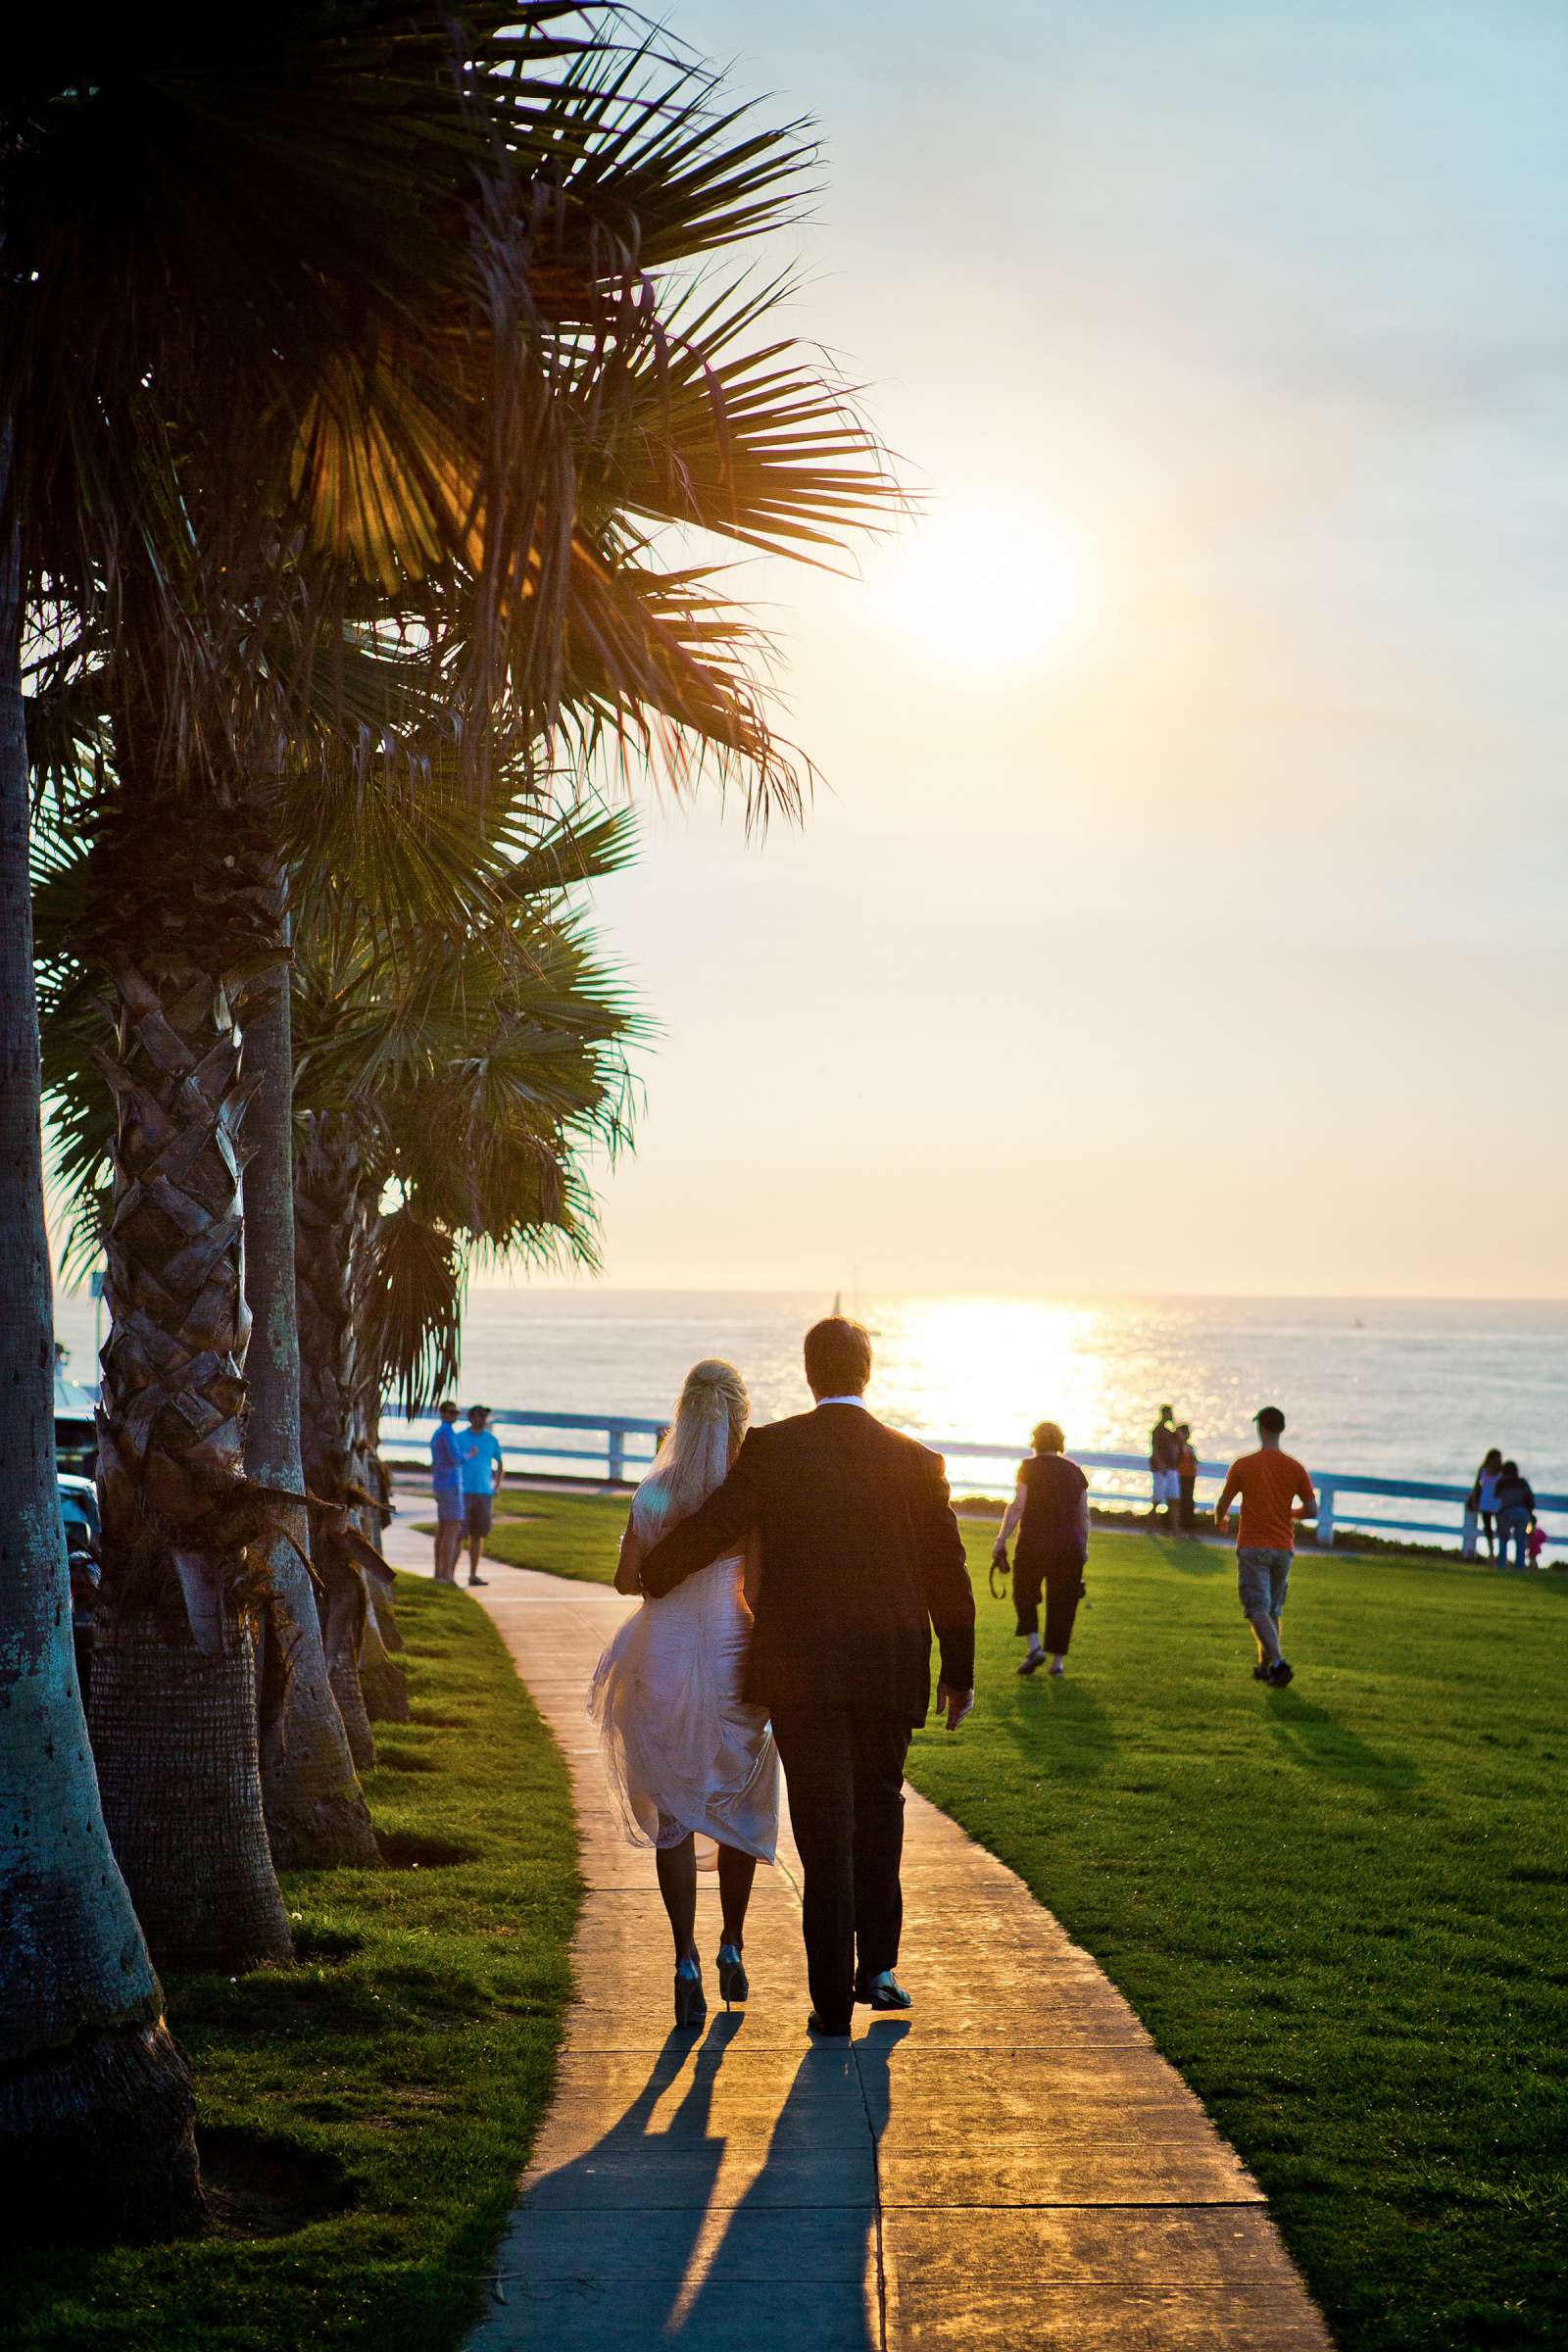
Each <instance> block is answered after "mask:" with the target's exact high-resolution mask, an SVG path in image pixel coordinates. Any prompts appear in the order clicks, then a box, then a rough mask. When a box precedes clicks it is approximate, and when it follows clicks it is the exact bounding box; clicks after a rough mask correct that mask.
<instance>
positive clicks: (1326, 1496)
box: [1317, 1478, 1334, 1545]
mask: <svg viewBox="0 0 1568 2352" xmlns="http://www.w3.org/2000/svg"><path fill="white" fill-rule="evenodd" d="M1317 1540H1318V1542H1319V1543H1320V1544H1330V1545H1332V1544H1333V1542H1334V1482H1333V1480H1332V1479H1327V1478H1320V1479H1319V1480H1318V1482H1317Z"/></svg>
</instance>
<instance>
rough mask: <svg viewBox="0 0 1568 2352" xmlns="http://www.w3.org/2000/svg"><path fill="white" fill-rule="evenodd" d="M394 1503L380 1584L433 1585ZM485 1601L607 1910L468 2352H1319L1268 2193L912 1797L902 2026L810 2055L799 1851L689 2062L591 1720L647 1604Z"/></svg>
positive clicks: (492, 1589) (1041, 1925)
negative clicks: (406, 1579)
mask: <svg viewBox="0 0 1568 2352" xmlns="http://www.w3.org/2000/svg"><path fill="white" fill-rule="evenodd" d="M411 1503H412V1508H410V1505H411ZM404 1507H405V1509H406V1510H408V1512H409V1516H408V1517H407V1518H405V1519H403V1520H402V1521H400V1522H398V1523H396V1524H395V1525H394V1527H393V1528H392V1529H391V1530H389V1531H388V1540H387V1543H386V1549H387V1553H388V1556H389V1557H390V1558H391V1559H392V1560H393V1561H394V1562H395V1563H396V1564H397V1565H398V1566H400V1567H409V1568H417V1569H421V1570H423V1571H424V1572H426V1573H428V1569H429V1553H430V1546H429V1542H428V1539H427V1538H422V1537H419V1536H417V1535H416V1534H414V1532H413V1529H412V1526H411V1524H410V1521H411V1520H412V1518H413V1516H414V1515H415V1513H416V1512H417V1508H418V1505H417V1501H414V1499H413V1498H412V1497H410V1498H406V1500H405V1506H404ZM465 1573H466V1570H465ZM485 1573H486V1575H487V1576H488V1577H489V1578H490V1580H491V1581H490V1584H489V1587H488V1589H487V1590H486V1591H484V1592H482V1593H476V1594H475V1598H476V1599H479V1600H480V1601H482V1603H483V1605H484V1606H485V1607H486V1608H487V1609H488V1610H489V1612H490V1615H491V1616H492V1618H493V1619H494V1620H495V1622H496V1624H497V1625H498V1626H499V1628H500V1629H501V1632H502V1634H503V1636H504V1637H505V1639H506V1642H507V1644H508V1646H509V1648H510V1649H511V1652H512V1655H513V1657H514V1659H515V1662H516V1666H517V1671H518V1673H519V1674H520V1675H521V1677H522V1679H523V1681H524V1682H525V1683H526V1684H527V1686H528V1689H529V1690H530V1691H531V1692H532V1693H533V1696H534V1699H535V1701H536V1702H537V1704H538V1706H539V1708H540V1710H541V1712H542V1713H543V1714H544V1716H545V1718H546V1720H547V1722H548V1723H549V1724H550V1727H551V1729H552V1731H553V1733H554V1734H555V1737H556V1739H557V1740H558V1741H559V1743H560V1745H561V1747H562V1750H563V1752H564V1755H565V1757H566V1760H567V1763H568V1765H569V1767H570V1771H571V1777H572V1789H573V1795H574V1799H575V1803H576V1808H577V1819H578V1826H579V1830H580V1833H581V1838H582V1870H583V1876H584V1879H585V1881H586V1884H587V1889H588V1891H587V1895H586V1899H585V1901H584V1905H583V1912H582V1918H581V1922H580V1925H579V1928H578V1932H577V1937H576V1942H575V1945H574V1948H573V1960H574V1967H575V1973H576V1991H577V1997H576V2000H575V2001H574V2003H573V2005H572V2008H571V2010H570V2011H569V2013H568V2024H567V2036H566V2042H565V2047H564V2053H563V2057H562V2063H561V2074H560V2080H559V2084H558V2088H557V2094H556V2100H555V2104H554V2106H553V2107H552V2109H551V2112H550V2115H549V2118H548V2119H547V2121H546V2124H545V2128H544V2131H543V2132H542V2133H541V2135H540V2139H539V2143H538V2146H537V2148H536V2149H535V2152H534V2157H533V2161H532V2163H531V2164H530V2166H529V2168H528V2171H527V2173H526V2175H525V2176H524V2179H523V2180H522V2182H521V2184H520V2188H519V2195H518V2202H517V2204H516V2206H515V2209H514V2212H513V2214H512V2218H511V2220H510V2222H509V2224H508V2226H507V2229H506V2232H505V2234H504V2236H503V2238H502V2240H501V2243H500V2245H499V2247H498V2248H497V2251H496V2256H495V2261H494V2265H493V2270H492V2274H491V2278H490V2280H489V2283H488V2286H487V2290H486V2292H487V2305H488V2307H487V2313H486V2317H485V2318H484V2320H483V2322H482V2323H481V2324H480V2326H479V2327H477V2328H476V2329H475V2331H474V2333H473V2334H472V2336H471V2337H470V2338H469V2345H470V2352H514V2348H515V2347H521V2346H534V2345H538V2346H541V2347H544V2346H549V2347H551V2348H552V2352H587V2348H588V2347H594V2348H595V2352H601V2348H605V2347H610V2346H614V2347H617V2352H636V2348H640V2347H642V2346H653V2345H665V2344H676V2345H680V2346H683V2347H686V2348H687V2352H927V2348H928V2347H929V2348H930V2352H938V2348H939V2347H948V2346H952V2347H955V2348H956V2347H958V2346H963V2347H966V2348H967V2347H972V2346H975V2345H989V2346H996V2347H1009V2348H1010V2347H1012V2346H1015V2345H1016V2346H1022V2345H1025V2344H1027V2345H1031V2346H1034V2345H1038V2346H1042V2347H1047V2348H1054V2347H1060V2348H1061V2352H1068V2348H1069V2347H1070V2352H1178V2348H1179V2352H1221V2348H1223V2352H1328V2347H1329V2342H1330V2339H1329V2336H1328V2333H1327V2330H1326V2328H1325V2327H1324V2325H1323V2322H1322V2320H1321V2318H1320V2317H1319V2315H1318V2313H1317V2312H1316V2311H1315V2309H1314V2308H1313V2306H1312V2304H1311V2302H1310V2301H1309V2299H1308V2297H1307V2295H1306V2292H1305V2289H1304V2288H1303V2286H1302V2285H1301V2282H1300V2280H1299V2278H1298V2276H1297V2274H1296V2272H1295V2270H1294V2269H1293V2267H1292V2265H1291V2263H1290V2261H1289V2259H1288V2257H1287V2255H1286V2253H1285V2251H1284V2248H1283V2247H1282V2245H1281V2243H1280V2240H1279V2237H1278V2235H1277V2233H1276V2231H1275V2229H1274V2226H1273V2223H1272V2222H1271V2221H1270V2219H1269V2216H1268V2213H1267V2211H1266V2209H1265V2207H1264V2204H1263V2200H1262V2196H1261V2193H1260V2191H1259V2190H1258V2188H1257V2186H1256V2184H1255V2183H1254V2182H1253V2181H1252V2180H1251V2179H1250V2176H1249V2175H1248V2174H1247V2172H1246V2171H1245V2170H1244V2169H1243V2167H1242V2165H1241V2163H1240V2161H1239V2159H1238V2158H1237V2157H1236V2155H1235V2153H1234V2152H1233V2151H1232V2150H1231V2149H1230V2148H1229V2147H1228V2146H1227V2145H1226V2143H1225V2142H1224V2141H1223V2140H1222V2139H1221V2138H1220V2136H1219V2134H1218V2133H1217V2131H1215V2130H1214V2128H1213V2126H1212V2125H1211V2124H1210V2122H1209V2120H1208V2118H1207V2116H1206V2115H1205V2114H1204V2112H1203V2110H1202V2108H1201V2106H1200V2105H1199V2103H1198V2101H1197V2099H1196V2098H1195V2097H1194V2096H1193V2094H1192V2093H1191V2091H1189V2090H1188V2089H1187V2087H1186V2085H1185V2083H1184V2082H1182V2081H1181V2078H1180V2077H1179V2076H1178V2075H1177V2074H1176V2073H1175V2072H1174V2071H1173V2070H1172V2069H1171V2068H1170V2067H1169V2066H1167V2065H1166V2063H1165V2061H1164V2060H1163V2059H1162V2058H1161V2057H1160V2056H1159V2055H1158V2053H1157V2052H1156V2051H1155V2049H1154V2047H1153V2045H1152V2042H1151V2040H1150V2038H1149V2035H1148V2034H1146V2033H1145V2031H1144V2029H1143V2027H1142V2026H1141V2025H1140V2024H1139V2022H1138V2020H1137V2018H1136V2017H1135V2016H1134V2015H1133V2012H1132V2011H1131V2009H1129V2008H1128V2006H1127V2004H1126V2002H1125V2001H1124V2000H1123V1999H1122V1998H1121V1995H1120V1994H1119V1993H1118V1992H1116V1991H1115V1990H1114V1988H1113V1987H1112V1986H1111V1985H1109V1984H1108V1983H1107V1981H1106V1979H1105V1978H1104V1977H1103V1975H1102V1973H1101V1971H1100V1970H1099V1968H1098V1967H1097V1966H1096V1965H1095V1963H1094V1962H1093V1961H1092V1960H1091V1959H1090V1958H1089V1956H1088V1954H1087V1953H1085V1952H1083V1951H1081V1950H1079V1948H1078V1947H1077V1946H1076V1945H1075V1944H1073V1943H1071V1942H1069V1940H1068V1938H1067V1937H1066V1936H1065V1935H1064V1934H1063V1933H1062V1931H1061V1929H1060V1928H1059V1927H1058V1926H1057V1924H1056V1922H1055V1921H1054V1919H1053V1918H1052V1916H1051V1914H1050V1913H1049V1912H1048V1911H1045V1910H1043V1909H1042V1908H1041V1906H1040V1905H1039V1904H1038V1903H1037V1902H1036V1901H1035V1900H1034V1898H1033V1896H1032V1895H1031V1894H1030V1893H1029V1891H1028V1889H1027V1888H1026V1887H1024V1886H1023V1884H1022V1883H1021V1881H1019V1880H1018V1879H1016V1878H1014V1877H1013V1875H1012V1873H1011V1872H1010V1871H1008V1870H1005V1869H1004V1868H1003V1866H1002V1864H1001V1863H999V1862H997V1861H996V1860H994V1859H993V1858H992V1856H990V1855H989V1854H987V1853H985V1852H984V1851H983V1850H982V1849H981V1848H980V1847H978V1846H977V1845H975V1844H974V1843H973V1842H972V1841H971V1840H970V1839H969V1838H966V1837H965V1836H964V1835H963V1833H962V1832H961V1831H960V1830H959V1829H958V1828H957V1827H956V1825H955V1824H954V1823H953V1822H952V1821H950V1820H949V1819H948V1817H947V1816H946V1815H945V1814H943V1813H940V1812H938V1811H937V1810H936V1808H935V1807H934V1806H932V1805H929V1804H927V1803H926V1802H925V1801H924V1799H923V1798H921V1797H918V1796H916V1795H915V1794H914V1793H913V1791H912V1790H910V1791H908V1810H907V1842H906V1864H905V1890H906V1904H907V1911H906V1928H905V1940H904V1957H903V1959H902V1960H901V1962H900V1974H901V1976H902V1977H903V1979H904V1982H905V1983H906V1985H907V1986H908V1988H909V1990H910V1991H911V1992H912V1993H913V1995H914V2002H915V2006H914V2008H913V2010H912V2011H911V2012H909V2013H908V2015H907V2016H905V2017H899V2018H873V2017H872V2016H871V2015H870V2014H869V2013H868V2012H865V2011H858V2012H857V2017H858V2024H857V2029H856V2034H855V2036H854V2039H853V2041H852V2042H851V2043H850V2044H849V2045H848V2046H845V2045H843V2044H840V2045H838V2046H833V2045H815V2046H813V2045H812V2044H811V2043H810V2042H809V2038H808V2036H807V2034H806V2031H805V2021H806V2012H807V2009H808V2006H809V2002H808V1999H807V1992H806V1978H805V1966H804V1958H803V1954H802V1950H801V1934H800V1904H799V1897H798V1885H799V1864H798V1861H797V1858H796V1855H795V1852H794V1848H793V1846H792V1845H790V1844H788V1842H787V1840H786V1842H785V1844H784V1845H782V1846H781V1849H780V1867H779V1868H778V1869H777V1870H772V1871H769V1870H765V1869H764V1870H760V1871H759V1873H758V1879H757V1892H756V1896H755V1898H754V1901H753V1907H752V1914H751V1920H750V1923H749V1926H748V1931H747V1946H746V1958H747V1967H748V1970H749V1972H750V1975H751V1981H752V1997H751V2001H750V2003H749V2005H748V2007H747V2008H746V2009H745V2010H744V2011H739V2010H737V2011H735V2012H734V2013H733V2014H731V2015H726V2014H725V2012H724V2009H723V2006H722V2004H721V2003H720V2002H719V2001H718V1998H717V1990H716V1985H714V1982H713V1964H712V1956H713V1953H714V1952H715V1950H716V1949H717V1944H718V1900H717V1888H716V1885H715V1884H714V1882H713V1881H712V1880H711V1878H708V1879H707V1880H706V1881H705V1882H704V1885H703V1890H702V1892H701V1894H700V1896H699V1937H700V1945H701V1950H702V1954H703V1962H704V1976H705V1980H706V1984H707V1990H708V1997H709V2002H710V2013H709V2021H708V2025H707V2027H706V2029H705V2030H704V2031H703V2032H701V2033H698V2034H676V2033H674V2032H673V2031H672V2030H671V2023H670V2020H671V1982H670V1981H671V1975H672V1970H673V1960H672V1956H671V1950H670V1942H669V1934H668V1930H667V1928H666V1926H665V1922H664V1916H663V1911H662V1905H661V1903H660V1900H659V1894H658V1890H657V1887H656V1885H655V1880H654V1867H653V1857H652V1855H650V1854H648V1853H644V1852H639V1851H636V1850H634V1849H632V1848H631V1847H629V1846H627V1845H626V1844H625V1843H624V1842H623V1841H622V1839H621V1838H620V1837H619V1835H618V1833H617V1831H616V1830H615V1827H614V1824H613V1819H612V1816H611V1813H610V1809H609V1806H608V1804H607V1802H606V1798H605V1793H604V1788H603V1784H602V1781H601V1778H600V1770H599V1761H598V1756H597V1753H596V1750H595V1745H594V1737H593V1731H592V1727H591V1726H590V1724H589V1723H588V1722H587V1720H586V1718H585V1716H584V1713H583V1698H584V1693H585V1691H586V1689H587V1684H588V1678H589V1675H590V1673H591V1671H592V1668H593V1665H594V1662H595V1660H596V1659H597V1658H598V1656H599V1653H600V1651H601V1649H602V1648H603V1646H604V1644H605V1642H607V1641H608V1639H609V1637H610V1635H611V1633H612V1632H613V1629H614V1627H615V1625H616V1624H617V1623H618V1622H619V1620H620V1618H621V1617H622V1615H623V1614H624V1612H625V1611H626V1609H627V1608H628V1607H629V1606H631V1605H633V1604H631V1603H629V1602H627V1601H626V1600H624V1599H622V1598H621V1597H620V1596H619V1595H618V1594H616V1593H613V1591H611V1590H609V1589H608V1588H605V1587H601V1586H595V1585H583V1584H574V1583H570V1582H567V1581H565V1580H564V1579H561V1578H556V1577H548V1576H541V1575H537V1574H535V1573H534V1572H532V1571H530V1570H519V1569H513V1568H508V1567H506V1566H504V1565H502V1564H501V1563H499V1562H493V1561H492V1562H488V1563H487V1564H486V1570H485ZM957 1737H959V1738H960V1739H961V1738H962V1734H961V1732H960V1733H959V1734H958V1735H957Z"/></svg>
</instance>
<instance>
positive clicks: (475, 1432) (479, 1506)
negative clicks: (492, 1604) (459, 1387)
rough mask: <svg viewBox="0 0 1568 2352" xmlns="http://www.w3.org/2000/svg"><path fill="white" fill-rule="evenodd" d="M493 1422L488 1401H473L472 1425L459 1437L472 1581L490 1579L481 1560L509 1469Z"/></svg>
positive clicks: (464, 1510)
mask: <svg viewBox="0 0 1568 2352" xmlns="http://www.w3.org/2000/svg"><path fill="white" fill-rule="evenodd" d="M489 1422H490V1407H489V1406H488V1405H487V1404H470V1405H469V1407H468V1426H467V1428H466V1430H465V1431H464V1432H463V1435H462V1436H461V1437H460V1438H459V1440H458V1454H459V1458H460V1459H461V1461H462V1463H463V1514H464V1521H465V1524H466V1529H467V1535H468V1582H469V1584H470V1585H484V1584H488V1583H489V1581H490V1580H489V1578H488V1577H484V1576H481V1575H480V1574H479V1561H480V1558H481V1556H482V1554H483V1551H484V1540H485V1538H486V1536H487V1535H488V1534H489V1533H490V1516H491V1511H492V1509H493V1507H494V1504H495V1496H496V1490H497V1488H498V1487H499V1486H500V1484H501V1481H502V1478H503V1476H504V1475H505V1469H506V1465H505V1463H504V1462H503V1460H502V1457H501V1446H500V1444H499V1443H498V1441H497V1438H496V1434H495V1432H494V1430H492V1429H491V1428H490V1426H489Z"/></svg>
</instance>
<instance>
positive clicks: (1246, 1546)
mask: <svg viewBox="0 0 1568 2352" xmlns="http://www.w3.org/2000/svg"><path fill="white" fill-rule="evenodd" d="M1252 1419H1253V1421H1254V1422H1255V1423H1256V1426H1257V1451H1256V1452H1255V1453H1244V1454H1242V1455H1241V1456H1240V1457H1239V1458H1238V1459H1237V1460H1236V1461H1234V1462H1232V1464H1231V1466H1230V1469H1229V1470H1228V1471H1227V1473H1226V1477H1225V1484H1224V1486H1223V1487H1222V1488H1221V1489H1220V1495H1219V1500H1218V1502H1216V1503H1215V1505H1214V1525H1215V1526H1216V1527H1217V1528H1218V1529H1219V1532H1220V1534H1221V1535H1224V1533H1225V1530H1226V1527H1227V1526H1228V1524H1229V1522H1230V1515H1231V1505H1232V1503H1233V1502H1235V1501H1236V1499H1237V1497H1238V1496H1240V1498H1241V1505H1242V1524H1241V1527H1240V1528H1239V1529H1238V1531H1237V1537H1236V1582H1237V1589H1238V1591H1239V1592H1240V1594H1241V1601H1242V1609H1243V1612H1244V1614H1245V1615H1246V1618H1247V1621H1248V1623H1249V1624H1250V1627H1251V1629H1252V1632H1253V1635H1254V1636H1255V1638H1256V1641H1257V1664H1256V1665H1255V1666H1254V1667H1253V1668H1252V1679H1253V1681H1254V1682H1259V1683H1270V1684H1272V1685H1273V1687H1274V1689H1275V1690H1277V1691H1278V1690H1283V1688H1284V1686H1285V1685H1286V1684H1287V1683H1289V1682H1291V1681H1293V1680H1294V1678H1295V1672H1296V1670H1295V1668H1294V1667H1293V1666H1291V1665H1290V1664H1289V1663H1288V1662H1287V1660H1286V1657H1285V1653H1284V1651H1283V1649H1282V1648H1281V1646H1280V1619H1281V1617H1282V1616H1283V1615H1284V1614H1285V1601H1286V1596H1287V1594H1288V1593H1289V1592H1290V1585H1291V1561H1292V1559H1293V1558H1294V1557H1295V1553H1296V1521H1297V1518H1298V1517H1301V1518H1310V1517H1311V1516H1312V1514H1313V1512H1314V1511H1315V1510H1316V1509H1317V1496H1316V1495H1314V1494H1313V1492H1312V1481H1311V1479H1310V1478H1309V1477H1308V1476H1307V1474H1306V1471H1305V1470H1304V1469H1303V1468H1302V1466H1301V1464H1300V1463H1299V1461H1298V1460H1297V1459H1296V1456H1295V1455H1294V1454H1290V1453H1287V1452H1286V1451H1285V1449H1284V1447H1283V1446H1281V1444H1280V1439H1281V1438H1282V1437H1283V1436H1284V1434H1285V1415H1284V1414H1283V1413H1282V1412H1281V1411H1280V1408H1279V1406H1278V1405H1277V1404H1265V1405H1264V1407H1263V1409H1262V1411H1261V1412H1258V1413H1254V1414H1253V1416H1252ZM1298 1505H1299V1510H1298V1508H1297V1506H1298Z"/></svg>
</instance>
